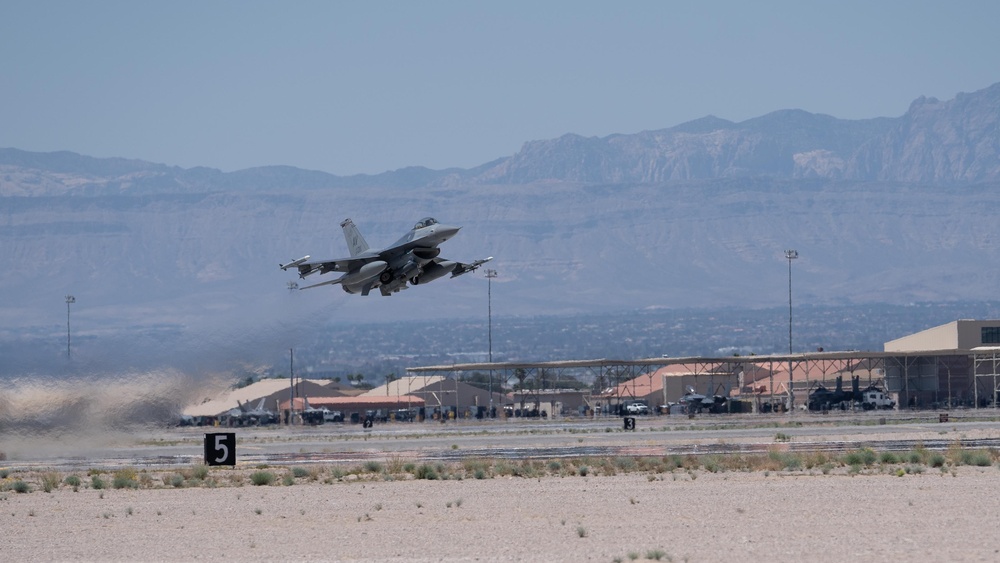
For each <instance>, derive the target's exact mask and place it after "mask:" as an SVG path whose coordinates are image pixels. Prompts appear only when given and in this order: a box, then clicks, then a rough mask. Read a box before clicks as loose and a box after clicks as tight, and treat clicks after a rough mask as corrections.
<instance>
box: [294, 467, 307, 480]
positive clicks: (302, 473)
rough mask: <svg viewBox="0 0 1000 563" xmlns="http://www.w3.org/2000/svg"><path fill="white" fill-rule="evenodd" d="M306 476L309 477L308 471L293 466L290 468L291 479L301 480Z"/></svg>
mask: <svg viewBox="0 0 1000 563" xmlns="http://www.w3.org/2000/svg"><path fill="white" fill-rule="evenodd" d="M308 476H309V470H308V469H306V468H305V467H299V466H295V467H293V468H292V477H298V478H302V477H308Z"/></svg>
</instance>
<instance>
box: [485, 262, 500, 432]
mask: <svg viewBox="0 0 1000 563" xmlns="http://www.w3.org/2000/svg"><path fill="white" fill-rule="evenodd" d="M495 277H497V271H496V270H492V269H487V270H486V316H487V323H488V325H487V326H488V329H487V331H488V332H487V334H488V338H489V362H490V416H491V417H492V416H493V278H495Z"/></svg>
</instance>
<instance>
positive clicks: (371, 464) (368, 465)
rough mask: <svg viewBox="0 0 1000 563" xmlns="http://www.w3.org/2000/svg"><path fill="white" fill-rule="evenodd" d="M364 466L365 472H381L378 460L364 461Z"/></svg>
mask: <svg viewBox="0 0 1000 563" xmlns="http://www.w3.org/2000/svg"><path fill="white" fill-rule="evenodd" d="M364 467H365V473H381V472H382V464H381V463H379V462H377V461H374V460H371V461H366V462H365V466H364Z"/></svg>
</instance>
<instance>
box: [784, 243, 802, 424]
mask: <svg viewBox="0 0 1000 563" xmlns="http://www.w3.org/2000/svg"><path fill="white" fill-rule="evenodd" d="M798 257H799V251H798V250H786V251H785V258H787V259H788V356H789V358H788V412H792V411H793V410H794V409H795V394H794V393H792V358H791V355H792V260H795V259H796V258H798Z"/></svg>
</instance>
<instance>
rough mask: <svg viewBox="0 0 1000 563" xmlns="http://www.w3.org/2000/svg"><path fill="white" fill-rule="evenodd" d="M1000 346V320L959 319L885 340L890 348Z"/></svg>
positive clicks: (900, 349) (911, 349)
mask: <svg viewBox="0 0 1000 563" xmlns="http://www.w3.org/2000/svg"><path fill="white" fill-rule="evenodd" d="M983 346H1000V320H993V321H973V320H958V321H952V322H950V323H947V324H943V325H941V326H936V327H934V328H929V329H927V330H922V331H920V332H918V333H916V334H911V335H909V336H904V337H902V338H897V339H896V340H891V341H889V342H886V343H885V351H886V352H930V351H938V350H941V351H945V350H947V351H953V350H954V351H970V350H973V349H975V348H981V347H983Z"/></svg>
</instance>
